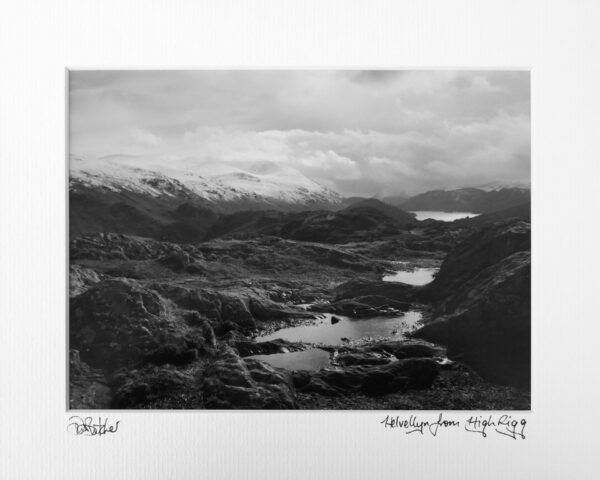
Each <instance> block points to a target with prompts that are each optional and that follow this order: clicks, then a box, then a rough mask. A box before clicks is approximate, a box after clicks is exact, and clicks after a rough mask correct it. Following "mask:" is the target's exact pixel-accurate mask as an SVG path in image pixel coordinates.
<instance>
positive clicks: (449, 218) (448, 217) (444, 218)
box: [411, 210, 479, 222]
mask: <svg viewBox="0 0 600 480" xmlns="http://www.w3.org/2000/svg"><path fill="white" fill-rule="evenodd" d="M411 213H414V214H415V215H416V216H417V220H427V219H428V218H431V219H433V220H439V221H441V222H453V221H454V220H460V219H461V218H471V217H476V216H477V215H479V214H478V213H469V212H436V211H429V210H422V211H419V212H411Z"/></svg>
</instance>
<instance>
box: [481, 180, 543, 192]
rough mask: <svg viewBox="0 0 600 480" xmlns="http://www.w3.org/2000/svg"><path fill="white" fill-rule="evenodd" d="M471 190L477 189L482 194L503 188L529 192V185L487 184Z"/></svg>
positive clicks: (512, 183)
mask: <svg viewBox="0 0 600 480" xmlns="http://www.w3.org/2000/svg"><path fill="white" fill-rule="evenodd" d="M472 188H478V189H479V190H483V191H484V192H496V191H498V190H502V189H505V188H510V189H519V190H530V189H531V185H530V184H529V183H525V182H489V183H486V184H484V185H477V186H475V187H472Z"/></svg>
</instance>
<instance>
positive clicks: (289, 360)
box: [68, 70, 531, 411]
mask: <svg viewBox="0 0 600 480" xmlns="http://www.w3.org/2000/svg"><path fill="white" fill-rule="evenodd" d="M68 106H69V109H68V117H69V118H68V133H69V138H68V150H69V157H68V175H69V179H68V189H69V193H68V204H69V206H68V208H69V211H68V221H69V240H68V241H69V247H68V248H69V315H68V335H69V407H70V408H71V409H313V410H314V409H318V410H330V409H331V410H438V411H439V410H502V411H505V410H529V409H530V406H531V403H530V400H531V392H530V385H531V273H530V272H531V260H530V256H531V203H530V198H531V196H530V181H531V155H530V137H531V125H530V123H531V119H530V73H529V71H514V70H507V71H503V70H494V71H490V70H486V71H475V70H473V71H471V70H456V71H449V70H364V71H359V70H179V71H178V70H120V71H116V70H71V71H70V72H69V73H68Z"/></svg>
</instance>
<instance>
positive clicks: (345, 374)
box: [294, 355, 439, 396]
mask: <svg viewBox="0 0 600 480" xmlns="http://www.w3.org/2000/svg"><path fill="white" fill-rule="evenodd" d="M364 358H365V356H364V355H363V359H364ZM438 373H439V366H438V364H437V363H436V362H435V361H434V360H432V359H429V358H410V359H405V360H395V361H391V362H389V361H387V362H385V363H384V364H383V365H373V364H371V365H365V364H364V363H363V364H362V365H360V364H359V365H354V366H350V367H346V368H344V369H341V370H330V369H326V370H320V371H318V372H316V373H314V374H311V373H309V372H297V373H295V374H294V384H295V385H296V388H297V390H298V391H299V392H303V393H310V392H314V393H318V394H321V395H332V396H336V395H345V394H348V393H352V392H362V393H364V394H366V395H385V394H388V393H393V392H398V391H404V390H407V389H411V388H412V389H422V388H428V387H430V386H431V384H432V383H433V381H434V380H435V379H436V377H437V375H438Z"/></svg>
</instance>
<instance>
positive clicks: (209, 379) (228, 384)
mask: <svg viewBox="0 0 600 480" xmlns="http://www.w3.org/2000/svg"><path fill="white" fill-rule="evenodd" d="M202 389H203V392H204V405H205V407H206V408H223V409H229V408H248V409H265V408H268V409H294V408H297V404H296V399H295V392H294V386H293V382H292V378H291V376H290V374H289V373H287V372H285V371H283V370H276V369H274V368H273V367H271V366H269V365H267V364H265V363H263V362H260V361H258V360H253V359H246V360H243V359H242V358H240V357H239V356H238V355H237V354H236V353H235V352H234V351H233V350H232V349H231V348H226V349H225V350H224V351H223V352H222V353H221V355H220V356H219V357H218V358H217V359H215V360H214V361H213V362H212V364H211V365H209V366H208V367H207V368H206V370H205V372H204V382H203V385H202Z"/></svg>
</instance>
